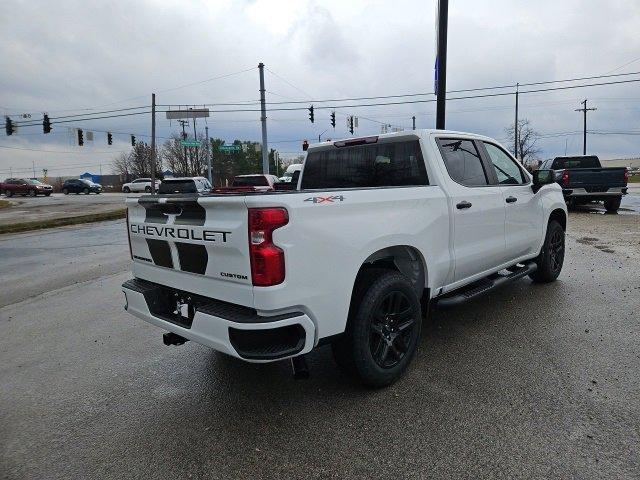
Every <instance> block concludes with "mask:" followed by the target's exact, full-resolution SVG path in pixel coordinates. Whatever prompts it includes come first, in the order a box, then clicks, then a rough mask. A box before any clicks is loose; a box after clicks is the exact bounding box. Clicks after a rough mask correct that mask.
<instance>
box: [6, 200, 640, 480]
mask: <svg viewBox="0 0 640 480" xmlns="http://www.w3.org/2000/svg"><path fill="white" fill-rule="evenodd" d="M638 218H640V217H638V216H636V217H632V216H629V215H618V216H615V215H590V214H589V213H582V212H578V213H573V214H572V215H571V218H570V231H569V236H568V239H567V247H568V248H567V258H566V263H565V267H564V270H563V272H562V274H561V276H560V278H559V280H558V281H557V282H555V283H553V284H549V285H533V284H532V283H531V282H530V281H529V280H526V279H525V280H522V281H519V282H517V283H513V284H510V285H507V286H506V287H504V288H502V289H500V290H498V291H496V292H494V293H492V294H491V295H489V296H487V297H484V298H482V299H478V300H476V301H474V302H472V303H469V304H466V305H463V306H460V307H457V308H451V309H446V310H444V309H442V310H437V309H436V310H435V311H434V312H433V313H432V315H431V317H430V319H429V320H428V321H427V322H426V323H425V324H424V330H423V337H422V341H421V344H420V350H419V353H418V356H417V358H416V361H415V363H414V364H413V366H412V367H411V368H410V369H409V371H408V372H407V374H406V375H405V377H404V378H403V379H402V380H400V381H399V382H398V383H396V384H394V385H393V386H391V387H389V388H387V389H384V390H377V391H376V390H367V389H363V388H361V387H359V386H358V385H356V384H354V383H353V382H352V381H351V379H349V378H348V377H346V376H344V375H343V374H342V373H341V372H340V371H339V370H338V369H337V368H336V367H335V365H334V364H333V362H332V360H331V354H330V350H329V349H328V348H326V347H323V348H320V349H318V350H316V351H314V352H312V353H311V354H310V355H309V358H308V361H309V365H310V368H311V378H310V379H309V380H304V381H301V380H294V379H293V378H292V376H291V373H290V369H289V365H288V364H287V363H286V362H280V363H275V364H268V365H251V364H245V363H243V362H241V361H237V360H234V359H232V358H230V357H227V356H225V355H222V354H218V353H216V352H213V351H211V350H209V349H207V348H205V347H202V346H199V345H197V344H194V343H192V342H189V343H187V344H185V345H183V346H180V347H166V346H164V345H163V344H162V339H161V333H162V331H161V330H159V329H157V328H155V327H153V326H150V325H148V324H146V323H144V322H142V321H141V320H138V319H136V318H134V317H132V316H130V315H128V314H127V313H125V312H124V311H123V309H122V302H123V295H122V293H121V291H120V288H119V287H120V284H121V283H122V282H123V281H125V280H126V279H128V278H130V276H131V275H130V273H128V271H127V270H126V269H127V268H128V266H127V265H126V264H127V262H128V261H127V259H128V251H127V246H126V238H125V233H124V228H123V222H122V221H119V222H105V223H99V224H93V225H92V226H91V227H90V228H87V229H83V230H82V231H79V232H76V231H75V230H74V231H73V234H72V235H71V234H70V232H68V230H67V229H57V230H52V231H49V232H46V233H44V234H43V233H42V232H38V233H34V234H22V235H11V236H5V237H2V239H1V240H0V276H1V280H2V283H1V284H2V289H3V292H4V290H5V289H6V288H7V286H8V285H9V286H10V288H13V290H12V292H13V293H11V294H9V295H7V294H5V295H4V296H3V297H2V301H3V305H5V306H3V307H1V308H0V338H1V339H2V340H0V342H1V343H0V345H1V348H0V392H1V395H0V472H1V473H2V475H3V477H4V478H11V479H27V478H47V479H54V478H60V479H62V478H65V479H68V478H113V479H123V478H145V479H147V478H172V479H173V478H220V479H222V478H224V479H228V478H252V479H253V478H394V479H396V478H473V479H477V478H509V479H511V478H527V479H530V478H589V479H591V478H639V477H640V379H639V373H638V372H640V346H639V345H640V322H638V313H637V312H638V311H640V281H639V277H638V271H639V270H640V256H639V255H638V251H640V243H638V240H637V233H638V231H639V230H638V229H637V227H638V222H637V219H638ZM623 233H624V234H628V235H627V237H625V241H624V242H618V243H616V241H615V240H616V239H617V238H618V237H619V236H621V235H622V234H623ZM634 235H635V237H634ZM34 236H35V237H34ZM38 237H42V238H41V239H39V238H38ZM61 247H63V248H61ZM101 250H104V258H106V257H109V258H111V262H107V261H105V259H104V258H103V257H102V255H103V253H102V252H101ZM16 256H17V257H16ZM98 259H100V260H98ZM122 262H124V263H122ZM16 269H19V270H21V273H19V274H18V273H16V274H15V276H13V277H7V273H8V272H12V271H14V270H16ZM69 271H73V272H75V273H76V274H77V275H78V280H79V283H77V284H75V283H70V282H71V280H65V281H64V282H62V283H63V284H64V283H66V285H61V284H56V283H55V282H56V281H57V277H59V276H63V275H64V274H66V272H69ZM12 275H14V274H13V273H12ZM41 280H45V281H46V282H50V287H49V288H45V287H43V286H42V285H41V284H40V282H41ZM46 282H45V283H46ZM12 296H13V298H12Z"/></svg>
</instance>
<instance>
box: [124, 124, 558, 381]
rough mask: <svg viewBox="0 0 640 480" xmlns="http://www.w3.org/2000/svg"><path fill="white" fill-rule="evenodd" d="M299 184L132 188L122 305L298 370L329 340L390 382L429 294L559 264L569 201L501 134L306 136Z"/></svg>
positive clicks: (368, 373) (448, 296)
mask: <svg viewBox="0 0 640 480" xmlns="http://www.w3.org/2000/svg"><path fill="white" fill-rule="evenodd" d="M299 186H300V188H299V189H297V190H292V191H287V192H279V191H269V192H238V193H236V194H233V195H229V194H221V195H216V194H213V195H206V196H200V197H195V198H189V199H183V198H171V197H169V196H162V195H160V196H157V197H145V198H141V199H137V198H128V199H127V201H126V203H127V207H128V223H127V228H128V237H129V241H130V246H131V252H132V258H133V267H132V268H133V276H134V277H135V278H134V279H132V280H129V281H127V282H126V283H124V285H123V291H124V293H125V297H126V303H125V308H126V309H127V310H128V311H129V313H131V314H133V315H135V316H137V317H139V318H141V319H143V320H145V321H147V322H149V323H151V324H153V325H155V326H157V327H160V328H162V329H163V330H165V331H167V332H168V333H166V334H165V336H164V341H165V343H166V344H171V345H178V344H181V343H184V342H185V341H187V340H193V341H195V342H198V343H200V344H202V345H206V346H209V347H211V348H213V349H215V350H219V351H221V352H224V353H226V354H229V355H232V356H234V357H237V358H240V359H243V360H246V361H249V362H270V361H275V360H281V359H284V358H291V359H292V364H293V365H294V370H296V369H297V370H298V371H301V370H302V367H303V364H304V361H303V359H304V357H301V356H302V355H304V354H306V353H308V352H310V351H311V350H312V349H313V348H315V347H317V346H318V345H322V344H325V343H330V344H331V345H332V348H333V353H334V357H335V359H336V361H337V363H338V364H339V365H340V366H341V367H342V368H344V369H345V370H347V371H348V372H350V373H352V374H354V375H355V377H356V378H359V379H360V380H361V381H362V382H363V383H365V384H367V385H371V386H377V387H380V386H385V385H388V384H390V383H391V382H393V381H394V380H396V379H397V378H399V377H400V375H402V373H403V372H404V371H405V369H406V368H407V366H408V365H409V363H410V362H411V360H412V358H413V357H414V356H415V354H416V349H417V345H418V342H419V338H420V329H421V322H422V318H423V316H425V315H427V314H428V306H429V305H430V304H431V303H433V302H438V304H439V305H443V306H444V305H449V306H453V305H456V304H458V303H460V302H463V301H466V300H469V299H472V298H476V297H478V296H480V295H481V294H484V293H486V292H488V291H490V290H493V289H494V288H496V287H498V286H500V285H502V284H505V283H507V282H511V281H514V280H517V279H520V278H522V277H525V276H529V277H530V278H531V279H532V280H533V281H534V282H551V281H553V280H555V279H556V278H557V277H558V275H559V274H560V271H561V270H562V265H563V262H564V240H565V230H566V227H567V207H566V205H565V202H564V198H563V196H562V189H561V187H560V186H559V185H558V184H556V183H555V178H554V175H553V172H552V171H551V170H537V171H536V172H535V174H534V176H531V175H530V174H529V173H528V172H527V171H526V170H525V169H524V168H523V167H522V166H521V165H520V164H519V163H518V161H516V160H515V159H514V158H513V157H512V156H511V155H510V154H509V153H508V151H507V150H506V149H505V148H504V147H502V146H501V145H500V144H499V143H498V142H496V141H495V140H493V139H491V138H487V137H483V136H479V135H474V134H469V133H460V132H452V131H444V130H415V131H409V132H398V133H390V134H384V135H379V136H373V137H366V138H351V139H348V140H342V141H335V142H331V143H330V142H324V143H321V144H316V145H312V146H310V147H309V150H308V152H307V158H306V160H305V163H304V167H303V169H302V173H301V175H300V181H299ZM513 291H514V290H510V292H511V293H513ZM511 293H510V295H511ZM539 294H541V293H540V291H538V292H537V293H533V292H532V293H531V295H539ZM496 299H499V297H494V300H492V301H494V302H495V301H496ZM497 301H499V300H497ZM540 301H541V302H545V301H548V299H546V298H544V295H543V297H542V298H541V299H540ZM503 321H504V322H505V323H508V322H509V319H506V318H505V319H503ZM504 361H509V360H508V359H504Z"/></svg>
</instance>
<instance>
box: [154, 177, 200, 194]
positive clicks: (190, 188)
mask: <svg viewBox="0 0 640 480" xmlns="http://www.w3.org/2000/svg"><path fill="white" fill-rule="evenodd" d="M158 193H197V189H196V184H195V182H194V181H193V180H163V181H162V183H161V184H160V186H159V187H158Z"/></svg>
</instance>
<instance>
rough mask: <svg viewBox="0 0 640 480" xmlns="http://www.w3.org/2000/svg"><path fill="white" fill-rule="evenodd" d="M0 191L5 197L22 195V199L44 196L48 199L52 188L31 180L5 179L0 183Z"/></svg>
mask: <svg viewBox="0 0 640 480" xmlns="http://www.w3.org/2000/svg"><path fill="white" fill-rule="evenodd" d="M0 191H2V192H3V193H4V194H5V195H6V196H7V197H12V196H14V195H22V196H23V197H25V196H27V195H29V196H30V197H35V196H36V195H44V196H45V197H48V196H49V195H51V193H53V187H52V186H51V185H48V184H46V183H42V182H40V181H38V180H33V179H31V178H7V179H6V180H5V181H4V182H1V183H0Z"/></svg>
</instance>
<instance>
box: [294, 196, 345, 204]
mask: <svg viewBox="0 0 640 480" xmlns="http://www.w3.org/2000/svg"><path fill="white" fill-rule="evenodd" d="M343 200H344V197H343V196H342V195H334V196H331V197H309V198H305V199H304V201H305V202H313V203H334V202H342V201H343Z"/></svg>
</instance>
